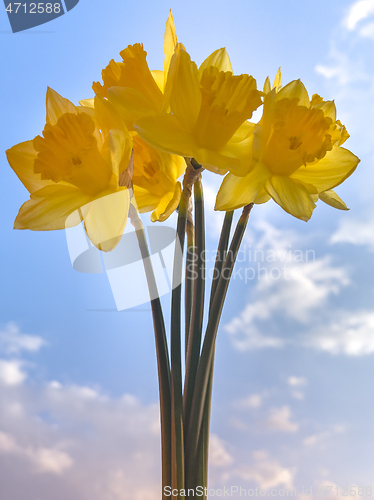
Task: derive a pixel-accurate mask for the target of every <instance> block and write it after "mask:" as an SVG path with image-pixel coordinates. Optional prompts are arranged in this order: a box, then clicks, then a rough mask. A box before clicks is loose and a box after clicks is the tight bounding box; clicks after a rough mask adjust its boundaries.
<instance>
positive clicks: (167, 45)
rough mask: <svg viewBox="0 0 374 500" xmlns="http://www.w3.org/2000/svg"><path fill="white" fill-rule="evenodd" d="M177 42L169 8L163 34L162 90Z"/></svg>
mask: <svg viewBox="0 0 374 500" xmlns="http://www.w3.org/2000/svg"><path fill="white" fill-rule="evenodd" d="M177 44H178V38H177V34H176V32H175V25H174V19H173V14H172V12H171V9H170V13H169V17H168V20H167V21H166V27H165V35H164V55H165V58H164V75H163V76H164V81H163V85H162V90H163V89H164V88H165V85H166V80H167V77H168V72H169V67H170V61H171V58H172V57H173V54H174V50H175V47H176V46H177Z"/></svg>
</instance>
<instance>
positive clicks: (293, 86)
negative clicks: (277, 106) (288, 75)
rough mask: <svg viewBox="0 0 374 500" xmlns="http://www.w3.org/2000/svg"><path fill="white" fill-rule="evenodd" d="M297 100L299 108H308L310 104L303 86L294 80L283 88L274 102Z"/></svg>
mask: <svg viewBox="0 0 374 500" xmlns="http://www.w3.org/2000/svg"><path fill="white" fill-rule="evenodd" d="M295 98H296V99H299V103H298V104H299V106H308V107H309V104H310V101H309V96H308V92H307V90H306V88H305V87H304V84H303V83H301V81H300V80H294V81H293V82H290V83H288V84H287V85H286V86H285V87H283V88H282V89H281V90H280V91H279V92H278V93H277V96H276V100H277V101H278V100H280V99H295Z"/></svg>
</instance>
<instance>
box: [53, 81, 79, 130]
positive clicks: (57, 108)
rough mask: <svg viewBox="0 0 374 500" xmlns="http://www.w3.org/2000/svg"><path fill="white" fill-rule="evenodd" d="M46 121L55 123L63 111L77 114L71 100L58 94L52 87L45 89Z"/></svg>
mask: <svg viewBox="0 0 374 500" xmlns="http://www.w3.org/2000/svg"><path fill="white" fill-rule="evenodd" d="M46 101H47V123H49V124H50V125H56V123H57V120H58V119H59V118H60V117H61V116H62V115H63V114H64V113H73V114H77V110H76V108H75V106H74V104H73V103H72V102H70V101H69V100H68V99H65V98H64V97H62V96H60V94H58V93H57V92H55V91H54V90H53V89H51V88H50V87H48V89H47V99H46Z"/></svg>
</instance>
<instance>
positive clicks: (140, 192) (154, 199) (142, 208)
mask: <svg viewBox="0 0 374 500" xmlns="http://www.w3.org/2000/svg"><path fill="white" fill-rule="evenodd" d="M133 189H134V197H135V200H136V205H137V209H138V211H139V213H141V214H144V213H146V212H150V211H151V210H155V208H156V207H157V206H158V204H159V203H160V197H159V196H157V195H156V194H155V193H154V192H153V193H151V192H150V191H149V190H148V189H147V188H146V187H143V186H139V185H138V184H134V186H133Z"/></svg>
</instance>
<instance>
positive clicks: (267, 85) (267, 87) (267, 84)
mask: <svg viewBox="0 0 374 500" xmlns="http://www.w3.org/2000/svg"><path fill="white" fill-rule="evenodd" d="M270 91H271V85H270V78H269V77H268V76H267V77H266V80H265V83H264V94H268V93H269V92H270Z"/></svg>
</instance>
